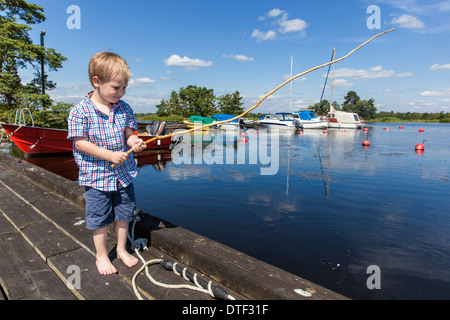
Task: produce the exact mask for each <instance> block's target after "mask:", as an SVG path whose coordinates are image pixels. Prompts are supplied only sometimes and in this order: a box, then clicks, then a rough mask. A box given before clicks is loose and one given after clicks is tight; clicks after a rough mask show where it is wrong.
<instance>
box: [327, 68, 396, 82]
mask: <svg viewBox="0 0 450 320" xmlns="http://www.w3.org/2000/svg"><path fill="white" fill-rule="evenodd" d="M394 74H395V71H394V70H384V69H383V67H382V66H376V67H373V68H370V69H369V70H362V69H359V70H356V69H350V68H341V69H337V70H336V71H335V73H334V76H335V78H356V79H380V78H390V77H392V76H393V75H394Z"/></svg>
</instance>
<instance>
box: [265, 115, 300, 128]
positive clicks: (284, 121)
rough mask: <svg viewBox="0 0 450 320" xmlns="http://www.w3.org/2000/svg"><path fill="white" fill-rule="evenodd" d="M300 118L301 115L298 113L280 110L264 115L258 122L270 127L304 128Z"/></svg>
mask: <svg viewBox="0 0 450 320" xmlns="http://www.w3.org/2000/svg"><path fill="white" fill-rule="evenodd" d="M299 119H300V117H299V116H298V114H296V113H290V112H279V113H275V114H267V115H262V116H261V118H260V119H259V120H258V122H257V123H258V124H260V125H262V126H264V127H265V128H268V129H279V130H302V128H303V127H302V125H301V123H300V121H299Z"/></svg>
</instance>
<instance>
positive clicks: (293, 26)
mask: <svg viewBox="0 0 450 320" xmlns="http://www.w3.org/2000/svg"><path fill="white" fill-rule="evenodd" d="M265 19H275V21H274V22H272V25H275V26H278V29H277V30H278V32H280V33H281V34H286V33H296V32H302V35H304V32H305V29H306V28H307V27H308V23H307V22H306V21H304V20H302V19H291V20H289V19H288V14H287V12H286V11H284V10H280V9H277V8H276V9H272V10H270V11H269V12H268V13H266V14H265V15H264V16H261V17H259V19H258V20H259V21H262V20H265ZM276 37H277V33H276V32H275V31H273V30H269V31H267V32H264V31H261V30H260V29H255V30H253V33H252V38H256V40H257V41H258V42H260V41H266V40H275V38H276Z"/></svg>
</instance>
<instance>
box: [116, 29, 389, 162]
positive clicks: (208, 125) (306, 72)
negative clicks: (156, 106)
mask: <svg viewBox="0 0 450 320" xmlns="http://www.w3.org/2000/svg"><path fill="white" fill-rule="evenodd" d="M391 31H394V28H392V29H389V30H387V31H384V32H381V33H379V34H377V35H375V36H373V37H372V38H370V39H369V40H367V41H366V42H364V43H362V44H360V45H359V46H357V47H356V48H355V49H353V50H352V51H350V52H349V53H347V54H346V55H345V56H343V57H342V58H339V59H337V60H333V61H330V62H328V63H324V64H322V65H320V66H317V67H314V68H311V69H309V70H307V71H304V72H302V73H299V74H297V75H295V76H293V77H291V78H290V79H288V80H286V81H285V82H283V83H282V84H280V85H279V86H278V87H276V88H275V89H273V90H272V91H270V92H269V93H267V94H266V95H264V96H263V97H262V98H261V99H260V100H259V101H258V102H257V103H256V104H255V105H254V106H253V107H251V108H249V109H248V110H246V111H244V112H243V113H242V114H240V115H238V116H236V117H234V118H231V119H228V120H222V121H219V122H213V123H210V124H205V125H198V126H195V127H194V128H193V129H189V130H184V131H178V132H176V133H171V134H167V135H164V136H157V137H154V138H151V139H149V140H147V141H145V142H144V143H145V144H149V143H150V142H152V141H155V140H158V139H159V140H161V139H166V138H170V137H172V136H174V135H180V134H185V133H190V132H193V131H195V130H200V129H201V128H208V127H212V126H215V125H218V124H222V123H227V122H231V121H234V120H236V119H239V118H242V117H243V116H245V115H246V114H247V113H249V112H250V111H252V110H253V109H255V108H257V107H258V106H259V105H260V104H261V102H263V101H264V100H265V99H267V98H268V97H269V96H271V95H272V94H274V93H275V92H277V91H278V90H279V89H280V88H282V87H284V86H285V85H286V84H288V83H289V82H291V81H293V80H295V79H297V78H298V77H301V76H304V75H305V74H308V73H310V72H313V71H315V70H317V69H321V68H323V67H326V66H328V65H331V64H334V63H337V62H340V61H342V60H344V59H346V58H348V57H349V56H350V55H352V54H353V53H354V52H355V51H357V50H359V49H361V48H362V47H364V46H365V45H366V44H368V43H369V42H371V41H372V40H374V39H375V38H378V37H379V36H382V35H384V34H386V33H388V32H391ZM132 152H133V150H132V149H130V150H128V152H127V154H130V153H132ZM112 167H113V168H114V167H115V165H114V164H113V165H112Z"/></svg>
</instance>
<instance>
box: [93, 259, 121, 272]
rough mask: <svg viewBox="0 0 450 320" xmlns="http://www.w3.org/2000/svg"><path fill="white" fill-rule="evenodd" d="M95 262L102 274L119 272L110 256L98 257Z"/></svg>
mask: <svg viewBox="0 0 450 320" xmlns="http://www.w3.org/2000/svg"><path fill="white" fill-rule="evenodd" d="M95 264H96V265H97V269H98V272H99V273H100V274H101V275H109V274H113V273H116V272H117V269H116V268H115V267H114V266H113V264H112V263H111V260H109V258H108V257H105V258H101V257H100V258H99V257H97V261H95Z"/></svg>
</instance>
